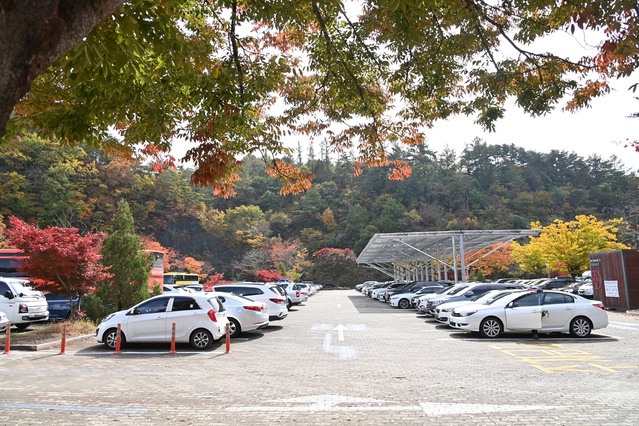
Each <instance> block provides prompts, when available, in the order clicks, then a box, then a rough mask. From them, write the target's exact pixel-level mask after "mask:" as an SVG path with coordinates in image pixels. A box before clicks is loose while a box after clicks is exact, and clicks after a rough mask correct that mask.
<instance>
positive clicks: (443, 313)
mask: <svg viewBox="0 0 639 426" xmlns="http://www.w3.org/2000/svg"><path fill="white" fill-rule="evenodd" d="M522 289H523V286H519V289H503V290H490V291H488V292H486V293H484V294H477V295H475V296H473V297H471V298H470V299H466V298H461V297H453V298H452V299H451V300H450V301H448V302H446V303H442V304H441V305H439V306H437V307H436V308H435V315H434V317H435V320H436V321H438V322H441V323H443V324H448V318H449V317H450V314H451V312H453V310H454V309H455V308H459V307H460V306H466V305H471V304H475V303H478V304H486V303H490V302H492V301H493V300H496V299H499V298H500V297H504V296H506V295H507V294H510V293H512V292H515V291H522Z"/></svg>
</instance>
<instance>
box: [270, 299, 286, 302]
mask: <svg viewBox="0 0 639 426" xmlns="http://www.w3.org/2000/svg"><path fill="white" fill-rule="evenodd" d="M269 300H270V301H271V302H273V303H284V302H286V300H284V299H280V298H274V299H269Z"/></svg>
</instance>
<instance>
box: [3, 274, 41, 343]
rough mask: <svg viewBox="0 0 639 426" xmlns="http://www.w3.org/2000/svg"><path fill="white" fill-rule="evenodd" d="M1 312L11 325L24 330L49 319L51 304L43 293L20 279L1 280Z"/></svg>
mask: <svg viewBox="0 0 639 426" xmlns="http://www.w3.org/2000/svg"><path fill="white" fill-rule="evenodd" d="M0 312H4V313H5V314H6V315H7V317H8V318H9V322H10V323H11V325H15V326H16V327H17V328H18V329H19V330H24V329H25V328H27V327H29V325H30V324H31V323H34V322H38V321H46V320H48V319H49V304H48V303H47V299H46V298H45V297H44V294H42V292H41V291H38V290H36V289H34V288H33V287H31V284H29V281H26V280H24V279H20V278H0Z"/></svg>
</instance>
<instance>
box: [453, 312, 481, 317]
mask: <svg viewBox="0 0 639 426" xmlns="http://www.w3.org/2000/svg"><path fill="white" fill-rule="evenodd" d="M476 313H477V311H466V312H457V315H459V316H460V317H469V316H471V315H472V314H476Z"/></svg>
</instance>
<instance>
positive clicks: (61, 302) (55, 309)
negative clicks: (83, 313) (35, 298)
mask: <svg viewBox="0 0 639 426" xmlns="http://www.w3.org/2000/svg"><path fill="white" fill-rule="evenodd" d="M44 297H45V298H46V299H47V305H48V308H49V321H65V320H68V319H69V317H70V316H71V302H70V301H69V296H66V295H63V294H56V293H45V294H44ZM73 309H75V310H78V309H80V297H78V295H75V296H73Z"/></svg>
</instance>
